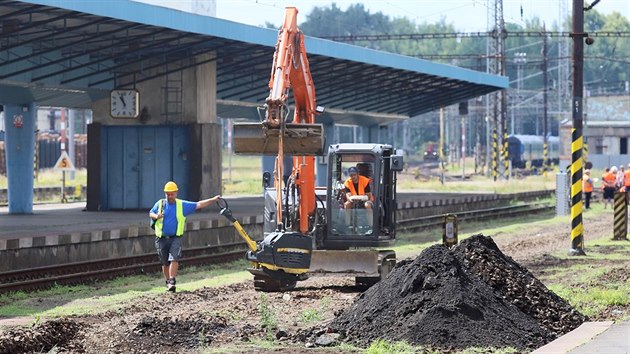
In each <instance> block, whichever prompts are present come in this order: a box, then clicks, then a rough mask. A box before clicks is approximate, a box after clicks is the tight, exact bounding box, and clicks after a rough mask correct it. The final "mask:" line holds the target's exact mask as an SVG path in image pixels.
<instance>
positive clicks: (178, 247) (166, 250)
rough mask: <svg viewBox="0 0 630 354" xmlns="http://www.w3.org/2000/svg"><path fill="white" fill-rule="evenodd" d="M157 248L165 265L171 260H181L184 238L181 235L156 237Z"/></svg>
mask: <svg viewBox="0 0 630 354" xmlns="http://www.w3.org/2000/svg"><path fill="white" fill-rule="evenodd" d="M155 249H157V253H158V257H160V262H162V264H163V265H168V264H169V262H170V261H176V262H179V259H180V258H182V238H181V237H167V236H164V237H156V238H155Z"/></svg>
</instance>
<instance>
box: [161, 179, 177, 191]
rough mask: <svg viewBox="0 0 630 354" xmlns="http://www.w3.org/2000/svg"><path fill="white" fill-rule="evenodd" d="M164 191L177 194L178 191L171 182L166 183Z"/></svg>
mask: <svg viewBox="0 0 630 354" xmlns="http://www.w3.org/2000/svg"><path fill="white" fill-rule="evenodd" d="M164 191H165V192H177V191H178V189H177V185H176V184H175V182H173V181H168V182H166V184H165V185H164Z"/></svg>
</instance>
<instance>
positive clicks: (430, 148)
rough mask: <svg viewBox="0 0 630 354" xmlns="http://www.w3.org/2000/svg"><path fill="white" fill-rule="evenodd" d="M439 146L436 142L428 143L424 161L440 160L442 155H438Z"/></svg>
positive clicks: (425, 148)
mask: <svg viewBox="0 0 630 354" xmlns="http://www.w3.org/2000/svg"><path fill="white" fill-rule="evenodd" d="M438 149H439V147H438V144H437V143H434V142H428V143H426V144H425V146H424V154H423V157H422V158H423V160H424V161H437V160H439V159H440V154H439V153H438Z"/></svg>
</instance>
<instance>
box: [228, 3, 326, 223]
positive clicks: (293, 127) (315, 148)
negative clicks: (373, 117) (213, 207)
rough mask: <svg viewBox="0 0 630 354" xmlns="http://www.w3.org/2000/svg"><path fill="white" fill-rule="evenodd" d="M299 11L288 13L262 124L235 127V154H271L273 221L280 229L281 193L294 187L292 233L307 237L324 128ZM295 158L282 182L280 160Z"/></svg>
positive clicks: (243, 124) (280, 34)
mask: <svg viewBox="0 0 630 354" xmlns="http://www.w3.org/2000/svg"><path fill="white" fill-rule="evenodd" d="M297 14H298V10H297V8H295V7H287V8H286V12H285V19H284V24H283V25H282V28H281V29H280V31H279V32H278V42H277V44H276V51H275V53H274V57H273V66H272V68H271V78H270V80H269V85H268V86H269V96H268V97H267V99H266V100H265V119H264V121H263V122H262V123H240V124H235V125H234V134H233V136H234V147H235V152H236V153H247V154H266V155H269V154H275V155H276V156H277V157H276V164H275V171H274V172H275V176H274V177H275V184H274V185H275V188H276V207H277V210H276V215H277V223H278V225H283V224H284V223H283V215H284V216H285V220H287V215H286V213H284V214H283V210H282V188H283V185H285V183H294V184H295V187H297V189H298V195H299V209H298V217H297V218H295V217H292V218H291V219H299V225H298V224H297V223H296V225H291V228H292V229H293V231H299V232H300V233H302V234H307V233H308V231H309V218H310V216H312V215H313V214H314V213H315V208H316V205H315V158H314V157H313V155H321V154H323V147H324V139H323V127H322V125H321V124H315V114H316V113H319V112H321V111H323V109H319V108H318V107H317V106H316V99H315V85H314V84H313V79H312V77H311V72H310V69H309V64H308V58H307V57H306V49H305V47H304V35H303V34H302V32H301V31H300V30H299V28H298V26H297ZM289 89H291V90H292V92H293V99H294V102H295V108H294V114H293V121H292V122H291V123H289V122H287V121H286V117H287V116H288V112H289V108H288V101H289ZM285 154H287V155H293V156H294V158H293V171H292V173H291V175H290V177H289V179H288V180H287V181H283V176H284V175H285V173H284V171H283V163H282V162H283V161H284V155H285Z"/></svg>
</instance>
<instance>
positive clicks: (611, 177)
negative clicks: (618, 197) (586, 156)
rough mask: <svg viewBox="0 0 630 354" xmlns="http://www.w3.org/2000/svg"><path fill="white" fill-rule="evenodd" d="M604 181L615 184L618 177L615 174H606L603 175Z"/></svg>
mask: <svg viewBox="0 0 630 354" xmlns="http://www.w3.org/2000/svg"><path fill="white" fill-rule="evenodd" d="M602 179H603V180H604V181H606V182H608V183H609V184H615V181H616V180H617V177H616V176H615V175H614V174H613V173H610V172H605V173H604V175H602ZM613 187H614V186H613Z"/></svg>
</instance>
